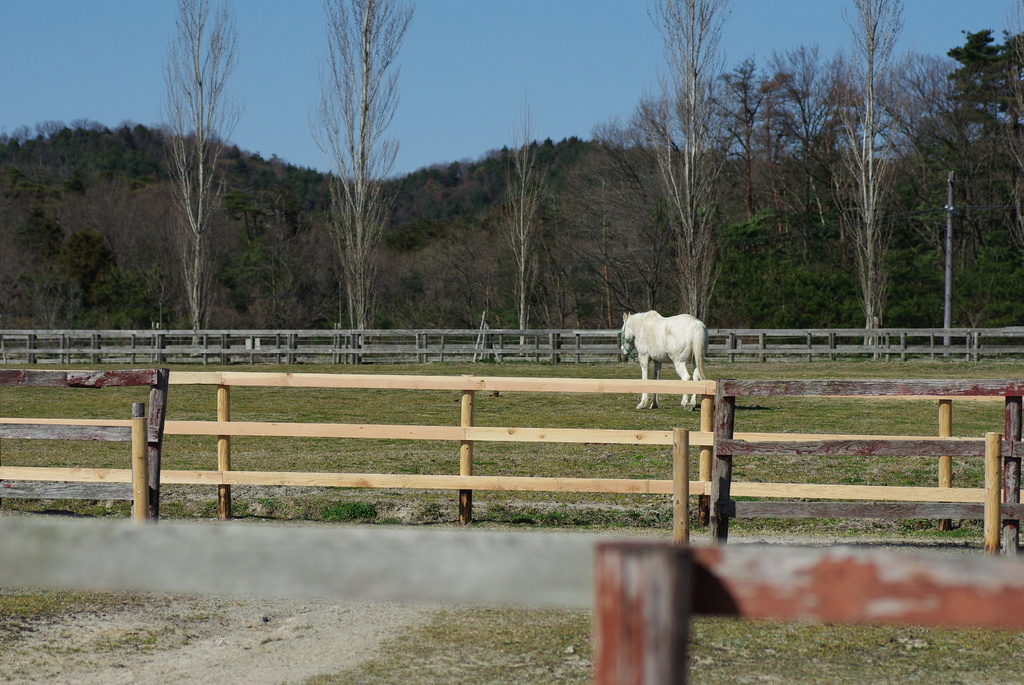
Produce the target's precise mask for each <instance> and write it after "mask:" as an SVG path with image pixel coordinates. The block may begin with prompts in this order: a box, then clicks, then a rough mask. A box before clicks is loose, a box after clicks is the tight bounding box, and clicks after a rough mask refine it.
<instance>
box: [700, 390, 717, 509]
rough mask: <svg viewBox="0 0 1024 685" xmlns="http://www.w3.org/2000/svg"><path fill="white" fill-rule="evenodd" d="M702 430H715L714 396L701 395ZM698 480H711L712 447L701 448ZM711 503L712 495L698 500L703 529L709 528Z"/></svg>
mask: <svg viewBox="0 0 1024 685" xmlns="http://www.w3.org/2000/svg"><path fill="white" fill-rule="evenodd" d="M700 429H701V431H702V432H705V433H710V432H712V431H713V430H715V398H714V396H713V395H701V398H700ZM697 480H699V481H701V482H703V483H706V482H708V481H710V480H711V447H701V448H700V470H699V472H698V475H697ZM710 502H711V496H710V495H701V496H700V497H699V498H698V499H697V525H698V526H700V527H701V528H707V525H708V509H709V505H710Z"/></svg>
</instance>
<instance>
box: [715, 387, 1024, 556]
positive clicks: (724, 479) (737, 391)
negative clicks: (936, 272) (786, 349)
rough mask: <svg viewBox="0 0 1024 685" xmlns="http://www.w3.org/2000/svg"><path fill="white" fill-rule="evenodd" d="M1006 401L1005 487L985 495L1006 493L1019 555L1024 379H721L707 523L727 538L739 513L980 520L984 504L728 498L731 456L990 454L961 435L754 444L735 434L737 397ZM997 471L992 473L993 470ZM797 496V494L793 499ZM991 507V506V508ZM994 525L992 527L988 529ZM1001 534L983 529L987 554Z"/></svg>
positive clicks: (1007, 548)
mask: <svg viewBox="0 0 1024 685" xmlns="http://www.w3.org/2000/svg"><path fill="white" fill-rule="evenodd" d="M770 396H802V397H829V396H831V397H842V396H855V397H886V396H890V397H891V396H901V397H908V396H910V397H912V396H930V397H931V396H938V397H1003V398H1005V410H1004V433H1003V439H1002V440H1000V441H999V443H998V447H997V448H996V449H997V451H998V457H999V458H1001V459H1002V463H1001V465H1000V466H1001V469H1002V470H1001V473H1002V483H1001V484H1000V483H996V484H995V485H994V487H993V484H992V483H987V488H988V490H993V489H994V490H997V491H998V490H1001V491H1002V502H1001V503H999V502H997V505H998V506H999V515H998V517H997V518H1001V519H1002V522H1003V527H1002V546H1003V550H1004V552H1006V553H1007V554H1016V553H1017V549H1018V542H1019V520H1020V519H1021V518H1024V509H1022V507H1021V504H1020V464H1021V455H1022V453H1024V447H1022V444H1021V399H1022V396H1024V381H963V382H957V381H947V380H900V381H735V380H723V381H719V382H718V389H717V394H716V397H715V426H714V433H715V436H714V448H713V450H712V467H711V496H710V500H711V504H710V506H711V510H710V516H709V518H710V524H711V528H712V536H713V539H715V540H717V541H718V542H725V541H726V540H727V539H728V533H729V519H730V518H735V517H739V516H775V517H783V518H800V517H823V518H824V517H846V518H871V517H885V518H889V517H894V516H902V517H913V518H940V519H941V518H981V516H979V514H981V513H982V511H983V509H984V506H985V505H981V504H956V503H948V502H915V503H901V504H899V505H894V504H893V503H891V502H890V503H886V502H801V503H799V504H797V505H794V503H793V502H735V501H733V500H732V499H731V488H732V462H733V457H734V456H746V455H752V454H759V455H783V454H785V455H794V454H798V455H820V456H825V457H836V456H864V455H877V456H883V455H884V456H904V455H918V456H925V457H940V456H952V457H978V458H982V457H985V456H986V445H985V442H984V441H982V440H980V439H978V440H969V439H963V438H947V439H938V440H930V439H929V440H924V439H921V440H908V439H907V438H896V437H894V438H892V439H886V438H877V437H876V438H870V439H850V440H828V439H821V440H811V439H803V440H794V441H777V440H773V441H764V440H761V441H752V440H739V439H736V438H735V436H734V424H735V414H736V399H737V398H738V397H770ZM991 470H994V469H990V471H991ZM791 496H792V495H791ZM987 504H988V506H991V503H987ZM986 525H987V526H988V525H991V522H990V523H987V524H986ZM993 534H994V535H995V537H996V538H998V537H999V531H998V529H997V530H996V531H995V532H994V533H993V532H992V531H991V530H987V532H986V543H985V544H986V549H987V551H989V552H993V551H995V550H994V549H993V545H995V546H998V540H997V541H996V542H995V543H993V540H992V535H993Z"/></svg>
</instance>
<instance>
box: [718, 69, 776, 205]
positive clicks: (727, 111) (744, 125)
mask: <svg viewBox="0 0 1024 685" xmlns="http://www.w3.org/2000/svg"><path fill="white" fill-rule="evenodd" d="M722 82H723V84H724V86H725V88H724V91H725V92H724V93H723V96H724V100H723V101H722V103H721V107H722V114H723V117H724V119H725V127H726V130H727V131H728V133H729V136H730V138H731V139H732V140H733V141H735V143H736V146H737V149H736V154H738V155H739V157H740V159H742V160H743V205H744V208H745V209H746V212H747V221H749V220H750V219H751V217H753V216H754V160H755V157H756V156H757V154H758V151H756V150H755V149H754V147H755V144H756V143H758V142H762V141H758V139H757V135H756V131H757V126H758V123H759V122H760V121H761V120H762V119H763V118H764V114H763V112H761V109H762V107H764V106H765V105H766V104H768V103H767V100H768V96H769V94H770V92H771V91H770V89H769V88H767V87H766V84H767V80H766V79H765V77H764V75H763V74H759V73H758V69H757V65H756V64H755V62H754V60H753V58H747V59H745V60H743V61H742V62H740V64H739V66H737V67H736V68H735V69H734V70H733V71H732V72H730V73H727V74H723V75H722Z"/></svg>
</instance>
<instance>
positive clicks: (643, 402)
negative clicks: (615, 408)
mask: <svg viewBox="0 0 1024 685" xmlns="http://www.w3.org/2000/svg"><path fill="white" fill-rule="evenodd" d="M639 360H640V379H641V380H647V377H648V376H649V375H650V366H651V358H650V357H648V356H647V355H640V358H639ZM650 401H651V397H650V395H648V394H647V393H646V392H644V393H641V395H640V404H638V405H636V408H637V409H653V407H651V406H650Z"/></svg>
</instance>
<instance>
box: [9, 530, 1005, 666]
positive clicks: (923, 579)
mask: <svg viewBox="0 0 1024 685" xmlns="http://www.w3.org/2000/svg"><path fill="white" fill-rule="evenodd" d="M0 537H2V539H3V541H4V563H3V564H0V587H5V588H26V589H29V588H31V589H36V588H40V587H44V588H71V589H82V590H100V591H110V590H120V591H135V592H184V593H216V594H226V595H233V596H253V595H255V596H271V597H281V596H295V597H316V598H319V599H324V598H327V599H331V598H339V599H342V598H346V599H349V598H356V599H387V600H406V601H431V602H447V603H458V604H462V605H465V604H473V605H484V606H493V605H513V606H531V607H558V608H572V609H592V610H593V611H594V624H593V625H594V682H595V683H598V684H601V685H605V684H612V683H615V684H618V683H634V682H637V683H639V682H643V683H685V682H686V680H687V673H688V663H687V662H688V659H687V652H688V645H687V642H688V636H689V620H690V616H691V615H695V614H712V615H725V616H738V617H744V618H772V619H782V620H790V621H800V622H808V621H815V622H826V623H861V624H895V625H907V624H910V625H938V626H956V627H973V628H1003V629H1011V630H1016V631H1020V630H1024V562H1021V561H1017V560H994V559H989V558H984V557H979V556H965V555H956V554H952V555H951V554H940V553H930V554H928V553H920V552H919V553H915V554H908V553H906V552H899V551H893V550H883V549H856V548H850V547H842V546H837V547H829V548H822V549H816V548H798V547H787V546H782V545H756V546H743V545H741V546H734V547H718V548H700V547H696V548H688V547H685V546H678V545H670V544H663V543H649V542H647V543H644V542H636V541H624V540H621V539H620V540H615V539H609V538H600V537H597V536H592V535H571V534H564V533H548V534H535V533H534V534H523V533H472V532H469V531H465V530H462V531H437V530H435V531H431V530H424V529H422V528H416V529H413V530H410V529H404V528H397V527H387V526H385V527H379V526H374V527H372V528H367V527H344V526H332V527H330V528H329V529H327V528H304V527H301V526H288V527H278V526H269V525H259V526H241V527H233V526H232V527H225V526H196V525H188V524H180V523H179V524H164V525H161V526H157V527H146V528H145V529H141V528H139V527H126V526H124V525H121V524H118V523H112V522H106V521H48V520H28V519H16V518H8V519H0ZM111 559H116V560H117V563H111Z"/></svg>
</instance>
